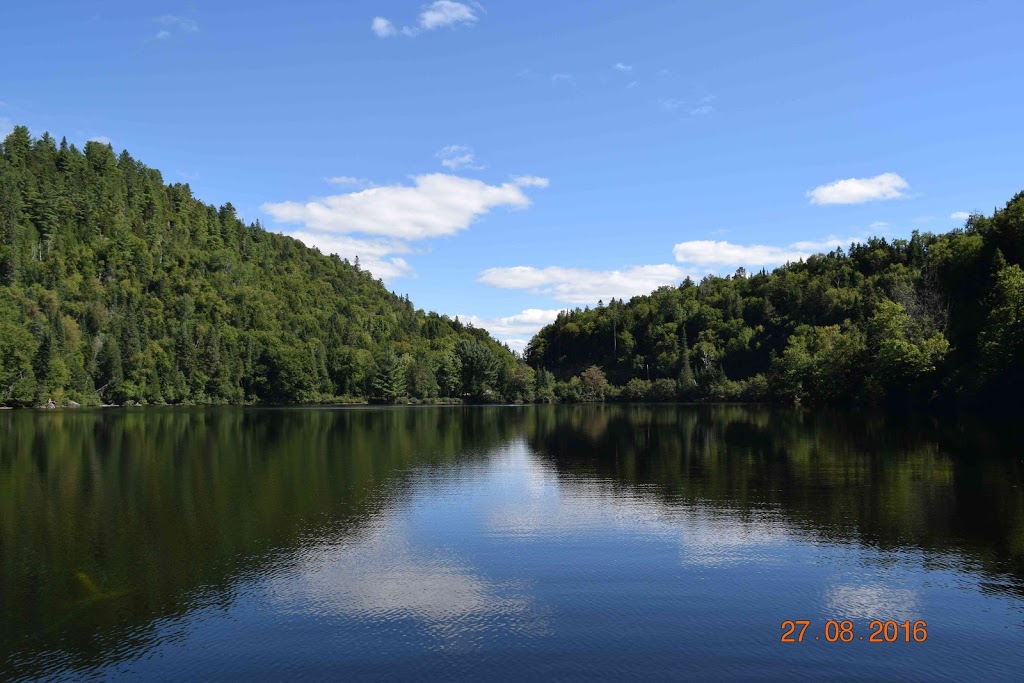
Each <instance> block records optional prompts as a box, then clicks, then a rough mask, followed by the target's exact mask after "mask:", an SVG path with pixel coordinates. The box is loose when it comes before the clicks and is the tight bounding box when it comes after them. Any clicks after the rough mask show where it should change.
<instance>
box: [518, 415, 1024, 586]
mask: <svg viewBox="0 0 1024 683" xmlns="http://www.w3.org/2000/svg"><path fill="white" fill-rule="evenodd" d="M528 430H529V433H530V441H531V443H532V445H533V446H534V448H535V449H536V450H537V451H538V452H539V453H540V454H541V455H542V456H544V457H546V458H548V459H550V460H552V461H553V462H554V464H555V466H556V468H557V470H558V471H559V472H560V473H562V474H564V475H566V476H571V477H579V476H581V475H583V476H587V475H589V476H592V477H594V478H595V479H599V480H604V481H606V482H609V485H611V486H616V487H619V486H621V487H627V488H629V489H631V493H632V494H633V495H643V496H647V497H650V496H655V497H657V498H658V499H660V500H661V501H662V502H663V503H665V504H667V505H678V504H697V503H700V504H704V505H707V504H711V505H721V506H723V507H729V508H734V509H737V510H739V511H741V512H753V511H756V510H757V509H764V508H766V507H770V508H773V509H778V510H779V511H781V512H782V513H783V514H785V515H786V516H787V517H789V518H790V519H791V520H792V521H793V522H794V523H796V524H798V525H800V526H803V527H805V528H808V529H812V530H814V531H815V532H816V533H819V534H823V535H825V536H831V537H834V538H838V539H847V538H851V537H852V538H855V539H856V540H858V541H859V542H862V543H869V544H877V545H880V546H883V547H896V546H900V545H906V544H911V545H917V546H919V547H921V548H923V549H926V550H930V551H939V552H949V553H957V554H962V555H963V556H964V557H966V558H967V559H970V560H972V561H979V562H981V563H982V566H984V567H985V568H986V569H987V570H991V571H993V572H1009V573H1011V574H1013V575H1014V576H1016V577H1018V578H1021V579H1024V488H1022V487H1021V483H1022V482H1024V466H1022V464H1021V462H1020V461H1019V459H1018V458H1016V457H1015V456H1016V452H1017V451H1016V450H1015V448H1014V447H1013V444H1015V443H1019V439H1018V440H1014V439H1010V438H1008V437H1007V436H1006V435H998V434H995V433H992V432H990V431H988V430H986V429H984V428H982V427H981V426H979V425H967V424H964V423H963V422H960V421H954V422H949V421H941V420H920V419H915V420H910V419H900V418H897V417H893V416H885V415H882V414H878V413H873V414H845V413H839V412H829V411H804V410H799V409H792V408H781V407H749V406H699V407H698V406H684V407H677V406H661V407H659V406H557V407H555V408H553V409H550V410H543V409H537V411H536V412H535V413H534V415H533V419H532V420H531V423H530V424H529V425H528ZM1018 585H1020V584H1019V583H1018Z"/></svg>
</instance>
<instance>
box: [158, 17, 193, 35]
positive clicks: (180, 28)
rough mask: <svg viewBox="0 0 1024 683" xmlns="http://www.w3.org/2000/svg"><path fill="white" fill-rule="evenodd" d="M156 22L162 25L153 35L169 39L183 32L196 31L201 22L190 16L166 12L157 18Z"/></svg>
mask: <svg viewBox="0 0 1024 683" xmlns="http://www.w3.org/2000/svg"><path fill="white" fill-rule="evenodd" d="M155 21H156V23H158V24H160V26H161V27H162V28H161V29H160V30H159V31H157V33H156V35H154V36H153V37H154V38H156V39H157V40H168V39H169V38H172V37H173V36H175V35H178V34H182V33H196V32H197V31H199V23H198V22H197V21H196V20H195V19H191V18H189V17H179V16H175V15H173V14H165V15H163V16H161V17H157V18H156V20H155Z"/></svg>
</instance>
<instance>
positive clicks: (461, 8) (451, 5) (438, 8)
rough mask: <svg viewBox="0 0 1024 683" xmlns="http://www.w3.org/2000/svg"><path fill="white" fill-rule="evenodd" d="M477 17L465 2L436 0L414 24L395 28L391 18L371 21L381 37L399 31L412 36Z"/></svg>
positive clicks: (463, 23)
mask: <svg viewBox="0 0 1024 683" xmlns="http://www.w3.org/2000/svg"><path fill="white" fill-rule="evenodd" d="M477 19H478V17H477V14H476V12H475V11H474V8H473V7H470V6H469V5H467V4H465V3H462V2H454V0H435V1H434V2H432V3H430V4H429V5H427V6H426V7H424V8H423V11H422V12H420V14H419V17H417V21H416V24H415V25H413V26H403V27H402V28H401V30H399V29H396V28H395V25H394V24H393V23H392V22H391V20H390V19H386V18H385V17H374V18H373V21H372V22H370V29H371V30H372V31H373V32H374V33H375V34H377V36H378V37H380V38H388V37H390V36H393V35H396V34H398V33H401V34H402V35H404V36H408V37H410V38H411V37H413V36H416V35H419V34H420V33H422V32H424V31H433V30H435V29H439V28H445V27H455V26H459V25H470V24H473V23H475V22H476V20H477Z"/></svg>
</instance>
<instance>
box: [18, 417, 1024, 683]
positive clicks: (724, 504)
mask: <svg viewBox="0 0 1024 683" xmlns="http://www.w3.org/2000/svg"><path fill="white" fill-rule="evenodd" d="M0 431H2V434H3V438H2V439H0V558H2V562H0V614H2V616H3V619H2V623H0V657H2V658H3V659H2V661H3V662H5V663H4V664H0V677H5V678H6V677H23V676H24V677H44V676H47V675H55V676H58V677H61V676H70V675H75V676H80V675H89V674H92V675H97V676H100V677H109V676H112V675H132V676H134V677H139V678H148V677H161V676H165V675H166V672H167V671H169V670H173V671H176V672H181V673H182V675H186V674H187V675H189V676H190V677H195V678H210V677H216V678H223V677H244V676H246V675H264V676H266V675H268V673H267V672H276V674H274V675H272V676H271V677H276V678H289V677H294V676H298V675H313V676H326V675H328V674H329V673H330V672H334V674H337V673H338V671H339V669H338V668H337V667H338V666H343V667H344V671H345V672H346V673H349V674H352V675H382V674H388V675H407V676H412V675H416V676H418V677H419V676H422V675H445V676H449V675H455V676H459V675H462V676H479V675H483V674H489V673H490V674H493V672H494V671H505V670H507V671H509V672H519V673H522V674H523V675H527V674H532V675H535V676H559V675H561V676H565V675H569V676H584V677H588V676H589V677H595V676H596V677H615V676H616V675H627V674H630V675H644V674H647V675H653V676H667V675H672V674H675V673H678V671H679V669H678V667H679V666H681V665H682V661H683V660H685V661H686V662H688V664H687V665H688V666H689V667H691V668H690V671H691V673H692V674H693V675H699V674H700V673H701V672H702V671H703V672H704V673H706V674H711V673H716V674H723V672H728V671H730V670H731V671H733V673H734V674H735V675H741V674H743V673H747V674H749V673H751V671H753V670H752V669H749V668H744V667H749V666H757V665H758V661H762V662H763V661H773V662H774V663H775V664H774V665H777V666H778V669H777V670H778V671H779V672H780V673H784V672H789V674H792V673H799V672H803V673H808V672H817V673H822V672H824V671H827V670H829V669H828V667H834V666H835V665H836V664H837V662H840V661H845V663H846V664H847V665H849V666H851V667H855V668H854V669H850V670H851V671H857V672H859V674H860V675H863V676H866V677H870V676H871V674H872V672H873V671H875V670H874V669H872V667H873V666H877V665H878V663H879V662H880V661H883V660H885V661H887V662H888V664H887V665H888V666H889V668H888V669H884V670H881V671H888V672H889V673H888V675H893V673H892V672H894V671H897V670H902V671H903V673H905V674H907V675H911V674H913V673H914V672H917V673H920V672H921V671H925V670H926V667H931V669H930V670H931V671H932V672H933V673H938V674H942V673H943V672H947V675H952V673H949V672H955V669H950V668H948V667H949V666H950V665H949V663H948V662H950V661H958V660H957V657H960V658H963V657H968V656H974V654H977V652H986V653H988V660H987V666H989V667H990V668H989V669H987V670H988V671H990V672H995V673H996V674H998V673H999V672H1001V671H1007V670H1010V669H1009V668H1008V667H1011V665H1018V664H1024V661H1021V655H1020V654H1019V649H1015V648H1014V646H1019V645H1021V644H1024V616H1022V612H1021V605H1022V604H1024V601H1022V597H1024V488H1022V486H1021V483H1022V481H1024V465H1022V461H1021V459H1020V456H1019V455H1018V454H1017V453H1016V452H1015V451H1014V450H1012V444H1013V443H1014V435H1013V434H1010V435H1006V434H999V433H993V432H990V431H989V430H987V429H984V428H982V427H980V426H978V425H969V424H965V423H959V424H958V423H940V422H930V421H901V420H898V419H896V418H894V417H892V416H889V417H886V416H883V415H843V414H837V413H830V412H826V411H816V412H808V411H801V410H796V409H779V408H753V407H738V406H724V407H677V406H656V407H640V406H555V407H550V406H546V407H544V406H538V407H531V408H521V407H520V408H499V407H494V408H467V409H451V408H422V409H390V410H389V409H380V410H377V409H365V410H363V409H345V410H320V409H308V410H255V409H234V408H231V409H227V408H225V409H209V410H198V409H197V410H171V409H168V410H150V409H147V410H137V411H131V410H128V411H122V410H118V411H110V412H105V411H82V412H59V413H26V412H18V413H6V414H0ZM981 614H984V615H985V616H980V615H981ZM923 616H928V617H929V618H932V619H934V620H935V621H936V623H938V624H939V626H938V629H939V630H938V633H939V635H940V636H941V635H942V633H943V632H942V628H943V626H942V625H943V624H944V625H945V628H946V629H947V630H948V629H950V628H952V625H954V624H955V625H956V628H957V629H959V631H960V632H961V633H967V634H968V635H962V636H960V637H959V639H958V640H957V641H956V642H952V641H950V642H946V643H945V644H942V645H937V646H936V647H942V648H945V649H942V650H934V649H933V650H931V651H925V650H921V649H919V650H916V651H913V652H907V653H903V654H901V655H900V656H899V657H900V659H899V661H895V660H893V659H892V658H891V656H890V657H888V658H883V659H882V660H880V659H879V658H878V656H877V655H874V656H873V658H872V657H869V656H868V655H869V654H870V653H866V652H864V651H863V650H862V651H854V650H848V651H846V652H845V653H838V654H837V653H836V652H833V653H831V654H830V655H828V656H827V657H825V658H824V659H823V658H822V654H821V653H820V652H819V653H818V654H813V653H809V652H805V653H804V654H803V655H801V654H799V653H794V652H793V651H786V652H782V651H780V650H779V649H778V646H777V639H778V635H777V633H776V629H777V628H778V622H779V621H780V620H781V619H783V618H818V617H820V618H823V619H824V618H837V619H838V618H848V619H862V620H868V619H890V618H891V619H896V620H900V621H903V620H906V619H911V620H913V619H918V618H922V617H923ZM694 624H699V626H700V628H699V629H698V631H699V633H697V632H696V631H694V628H695V627H694ZM947 632H949V633H952V631H947ZM737 634H744V635H743V637H742V638H738V637H737ZM972 634H973V635H972ZM1007 647H1009V650H1008V651H1007ZM1000 652H1002V653H1003V654H999V653H1000ZM819 665H820V666H821V667H823V668H821V669H818V668H815V667H818V666H819ZM729 666H733V667H735V668H734V669H729V668H728V667H729ZM993 666H995V667H996V668H994V669H993V668H991V667H993ZM168 667H170V668H168ZM701 667H706V668H701ZM787 667H788V668H787ZM894 667H895V668H894ZM900 667H902V669H901V668H900ZM914 667H918V668H914ZM943 667H946V668H945V669H944V668H943ZM875 672H876V673H877V671H875Z"/></svg>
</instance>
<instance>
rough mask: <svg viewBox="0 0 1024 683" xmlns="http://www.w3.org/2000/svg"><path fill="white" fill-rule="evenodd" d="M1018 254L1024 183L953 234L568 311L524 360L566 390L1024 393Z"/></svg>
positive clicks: (884, 395)
mask: <svg viewBox="0 0 1024 683" xmlns="http://www.w3.org/2000/svg"><path fill="white" fill-rule="evenodd" d="M1022 257H1024V193H1021V194H1018V195H1017V196H1016V197H1014V198H1013V199H1012V200H1011V201H1010V202H1009V203H1008V204H1007V205H1006V207H1005V208H1004V209H1001V210H997V211H995V212H994V214H993V215H992V216H991V217H985V216H980V215H976V216H972V217H971V218H970V219H969V220H968V221H967V223H966V225H965V227H964V228H962V229H958V230H954V231H952V232H949V233H947V234H944V235H933V234H918V233H914V235H913V236H912V237H911V238H910V239H909V240H901V239H896V240H891V241H887V240H885V239H877V238H876V239H870V240H868V241H867V242H866V243H864V244H854V245H851V246H850V248H849V250H848V251H843V250H841V249H837V250H836V251H833V252H832V253H829V254H821V255H817V256H812V257H810V258H809V259H807V260H806V261H802V262H798V263H791V264H788V265H786V266H783V267H781V268H778V269H776V270H775V271H773V272H771V273H767V272H763V271H762V272H760V273H756V274H748V273H746V272H744V271H743V269H740V270H738V271H737V272H736V273H735V275H732V276H729V277H706V278H704V279H703V280H702V281H701V282H700V283H699V284H697V283H694V282H692V281H690V280H689V279H687V280H686V281H684V282H683V283H682V284H680V285H679V286H678V287H662V288H660V289H658V290H657V291H655V292H653V293H652V294H650V295H648V296H638V297H634V298H633V299H631V300H630V301H629V302H623V301H616V300H614V299H613V300H611V301H609V302H608V303H607V305H604V304H603V303H602V304H599V305H598V307H597V308H594V309H584V310H579V309H577V310H574V311H567V312H565V313H563V314H561V315H560V316H559V317H558V319H557V320H556V321H555V322H554V323H552V324H551V325H549V326H547V327H545V328H544V329H543V330H541V331H540V333H539V334H537V336H536V337H534V339H533V340H532V341H531V343H530V345H529V347H528V348H527V350H526V357H527V360H528V362H529V363H530V364H531V366H533V367H534V368H536V369H537V370H542V372H540V373H539V378H540V380H541V383H542V384H543V383H545V382H546V383H547V386H548V387H549V388H548V391H550V392H551V393H552V394H553V395H554V396H556V397H558V398H560V399H562V400H602V399H607V398H610V397H611V398H616V397H617V398H620V399H623V400H679V399H682V400H701V399H711V400H787V401H791V400H800V401H805V402H818V403H843V402H860V403H882V402H901V403H906V402H914V403H916V402H927V401H936V400H943V399H949V400H957V401H962V400H970V401H981V402H988V403H992V402H1005V400H1007V399H1010V400H1013V401H1016V400H1018V394H1019V391H1020V388H1021V386H1022V380H1024V271H1022V270H1021V268H1020V263H1021V259H1022ZM548 373H553V374H554V378H549V377H547V374H548ZM554 380H557V381H554Z"/></svg>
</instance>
